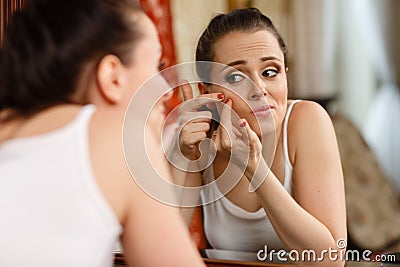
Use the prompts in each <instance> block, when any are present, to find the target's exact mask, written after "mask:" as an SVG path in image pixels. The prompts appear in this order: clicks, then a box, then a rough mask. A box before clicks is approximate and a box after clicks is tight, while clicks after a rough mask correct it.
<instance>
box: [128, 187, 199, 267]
mask: <svg viewBox="0 0 400 267" xmlns="http://www.w3.org/2000/svg"><path fill="white" fill-rule="evenodd" d="M134 186H135V189H134V190H132V191H134V192H132V193H134V196H133V197H132V198H131V203H130V205H129V207H128V212H127V218H126V221H125V225H124V233H123V236H122V243H123V247H124V251H125V254H126V257H127V259H128V262H129V263H130V264H132V265H134V266H136V265H137V266H149V267H150V266H203V265H202V264H203V263H202V261H201V258H200V256H199V254H198V252H197V251H196V248H195V246H194V244H193V243H192V241H191V240H190V237H189V234H188V230H187V228H186V226H185V225H184V223H183V221H182V219H181V217H180V215H179V213H178V210H177V209H176V208H173V207H170V206H167V205H166V204H163V203H161V202H159V201H157V200H155V199H153V198H151V197H150V196H148V195H147V194H146V193H144V192H143V191H142V190H141V189H139V188H138V187H137V186H136V185H134Z"/></svg>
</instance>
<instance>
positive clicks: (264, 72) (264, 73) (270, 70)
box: [262, 69, 279, 78]
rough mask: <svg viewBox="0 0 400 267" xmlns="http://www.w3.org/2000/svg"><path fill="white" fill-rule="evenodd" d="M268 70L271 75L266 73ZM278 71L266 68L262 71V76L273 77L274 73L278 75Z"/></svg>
mask: <svg viewBox="0 0 400 267" xmlns="http://www.w3.org/2000/svg"><path fill="white" fill-rule="evenodd" d="M269 72H273V74H272V75H268V73H269ZM278 73H279V71H277V70H275V69H266V70H264V71H263V72H262V76H264V77H267V78H273V77H275V76H276V75H278Z"/></svg>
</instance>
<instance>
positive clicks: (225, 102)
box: [225, 98, 233, 103]
mask: <svg viewBox="0 0 400 267" xmlns="http://www.w3.org/2000/svg"><path fill="white" fill-rule="evenodd" d="M229 101H231V102H232V103H233V101H232V99H230V98H228V99H227V100H226V101H225V103H228V102H229Z"/></svg>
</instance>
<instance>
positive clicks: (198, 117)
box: [178, 111, 212, 126]
mask: <svg viewBox="0 0 400 267" xmlns="http://www.w3.org/2000/svg"><path fill="white" fill-rule="evenodd" d="M211 118H212V113H211V112H210V111H187V112H185V113H183V114H182V115H181V117H180V118H179V121H178V124H179V125H181V126H184V125H185V124H186V123H188V122H207V123H209V122H210V121H211Z"/></svg>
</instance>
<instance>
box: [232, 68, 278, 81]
mask: <svg viewBox="0 0 400 267" xmlns="http://www.w3.org/2000/svg"><path fill="white" fill-rule="evenodd" d="M271 72H272V74H270V73H271ZM278 74H279V71H278V70H276V69H266V70H263V71H262V73H261V75H262V76H264V77H266V78H273V77H275V76H276V75H278ZM237 78H240V80H238V79H237ZM244 79H246V76H245V75H243V74H239V73H231V74H229V75H227V76H226V77H225V80H226V81H227V82H228V83H239V82H241V81H243V80H244Z"/></svg>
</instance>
